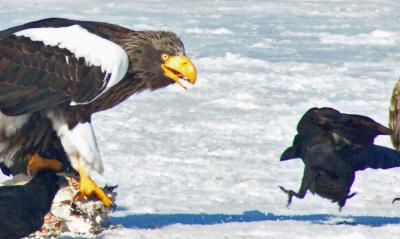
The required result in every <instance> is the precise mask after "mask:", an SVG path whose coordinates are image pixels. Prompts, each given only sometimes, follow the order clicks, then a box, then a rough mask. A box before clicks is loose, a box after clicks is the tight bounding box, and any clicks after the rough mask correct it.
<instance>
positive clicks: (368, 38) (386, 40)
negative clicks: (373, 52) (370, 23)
mask: <svg viewBox="0 0 400 239" xmlns="http://www.w3.org/2000/svg"><path fill="white" fill-rule="evenodd" d="M320 41H321V43H323V44H343V45H380V46H394V45H396V44H398V43H399V41H400V34H398V33H395V32H388V31H383V30H374V31H372V32H370V33H362V34H358V35H353V36H348V35H337V34H326V35H321V36H320Z"/></svg>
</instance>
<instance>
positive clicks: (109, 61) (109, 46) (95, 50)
mask: <svg viewBox="0 0 400 239" xmlns="http://www.w3.org/2000/svg"><path fill="white" fill-rule="evenodd" d="M15 35H16V36H25V37H29V38H30V39H31V40H32V41H41V42H43V43H44V44H46V45H50V46H58V47H60V48H65V49H67V50H69V51H70V52H72V53H73V54H74V55H75V56H76V57H77V58H78V57H83V58H84V59H85V62H86V64H88V65H94V66H100V67H101V70H102V71H103V72H105V73H107V74H111V78H110V80H109V81H108V82H104V84H105V85H104V90H103V91H102V92H101V93H100V94H99V95H97V96H96V97H95V98H97V97H98V96H100V95H101V94H103V93H104V92H105V91H106V90H107V89H109V88H110V87H112V86H114V85H115V84H117V83H118V82H119V81H120V80H121V79H122V78H123V77H124V76H125V74H126V72H127V70H128V65H129V59H128V55H127V53H126V52H125V50H124V49H122V47H120V46H119V45H117V44H115V43H114V42H112V41H109V40H107V39H105V38H102V37H99V36H97V35H96V34H93V33H90V32H89V31H88V30H86V29H85V28H83V27H81V26H79V25H72V26H69V27H43V28H30V29H26V30H22V31H19V32H16V33H15ZM66 61H67V63H68V62H69V59H68V58H66ZM106 77H107V75H106ZM104 81H105V80H104ZM93 100H94V99H92V100H91V101H93ZM86 103H89V102H73V103H72V104H86Z"/></svg>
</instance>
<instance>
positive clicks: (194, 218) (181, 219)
mask: <svg viewBox="0 0 400 239" xmlns="http://www.w3.org/2000/svg"><path fill="white" fill-rule="evenodd" d="M110 219H111V224H121V225H123V226H124V227H126V228H140V229H149V228H151V229H154V228H162V227H165V226H168V225H172V224H187V225H213V224H221V223H231V222H259V221H303V222H311V223H317V224H333V225H340V224H344V225H364V226H370V227H379V226H383V225H387V224H400V217H378V216H343V217H341V216H338V215H332V214H313V215H275V214H272V213H267V214H265V213H262V212H260V211H246V212H244V213H243V214H242V215H227V214H135V215H128V216H124V217H111V218H110Z"/></svg>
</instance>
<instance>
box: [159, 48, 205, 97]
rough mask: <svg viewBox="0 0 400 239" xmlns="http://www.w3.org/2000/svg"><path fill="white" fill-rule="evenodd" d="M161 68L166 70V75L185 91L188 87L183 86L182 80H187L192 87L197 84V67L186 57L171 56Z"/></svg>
mask: <svg viewBox="0 0 400 239" xmlns="http://www.w3.org/2000/svg"><path fill="white" fill-rule="evenodd" d="M161 67H162V68H163V70H164V75H166V76H167V77H169V78H171V79H172V80H174V81H175V82H176V83H178V84H179V85H180V86H182V87H183V88H184V89H187V87H186V86H184V85H183V84H182V82H181V80H185V81H187V82H189V83H190V84H192V85H194V83H196V77H197V72H196V67H195V66H194V65H193V63H192V61H191V60H190V59H189V58H187V57H186V56H170V57H169V58H168V59H167V60H165V61H164V63H163V64H161Z"/></svg>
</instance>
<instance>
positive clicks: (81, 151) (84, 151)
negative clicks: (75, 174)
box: [48, 112, 104, 174]
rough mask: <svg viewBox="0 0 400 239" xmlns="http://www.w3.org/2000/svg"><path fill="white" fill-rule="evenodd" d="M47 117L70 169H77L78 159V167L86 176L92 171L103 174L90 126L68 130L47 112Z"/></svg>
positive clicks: (77, 126) (57, 118) (94, 137)
mask: <svg viewBox="0 0 400 239" xmlns="http://www.w3.org/2000/svg"><path fill="white" fill-rule="evenodd" d="M48 117H49V118H50V120H51V122H52V124H53V128H54V130H55V131H56V132H57V135H58V136H59V137H60V140H61V144H62V145H63V148H64V150H65V152H66V153H67V155H68V157H69V159H70V161H71V164H72V167H73V168H74V169H78V159H79V163H80V166H82V167H83V169H84V170H85V171H86V173H87V174H90V172H91V171H93V170H95V171H97V172H98V173H103V170H104V169H103V163H102V161H101V158H100V153H99V148H98V146H97V141H96V136H95V134H94V131H93V127H92V124H91V123H83V124H82V123H79V124H78V125H76V126H75V127H74V128H73V129H71V130H70V129H68V125H67V124H66V123H65V121H64V120H62V119H60V118H59V117H55V116H54V115H53V114H52V113H51V112H49V114H48Z"/></svg>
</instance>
